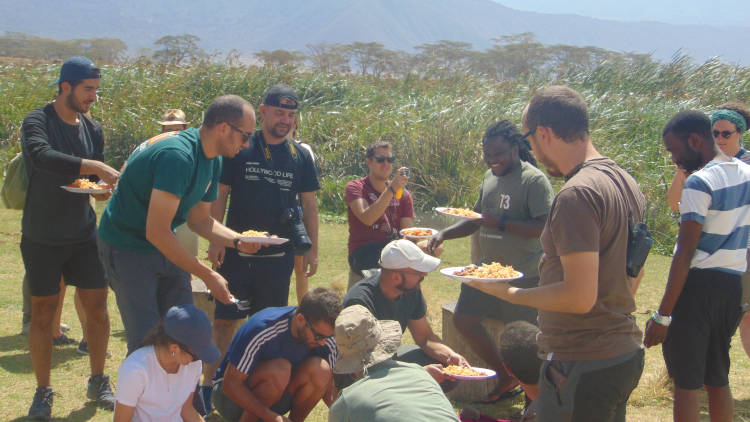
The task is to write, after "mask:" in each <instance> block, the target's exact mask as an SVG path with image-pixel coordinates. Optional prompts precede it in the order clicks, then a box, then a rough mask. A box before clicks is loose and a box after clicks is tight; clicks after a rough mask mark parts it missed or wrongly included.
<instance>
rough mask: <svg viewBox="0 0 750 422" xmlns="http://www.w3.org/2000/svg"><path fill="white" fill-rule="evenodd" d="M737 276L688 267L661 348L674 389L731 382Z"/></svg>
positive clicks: (738, 288)
mask: <svg viewBox="0 0 750 422" xmlns="http://www.w3.org/2000/svg"><path fill="white" fill-rule="evenodd" d="M741 295H742V287H741V284H740V276H739V275H736V274H729V273H726V272H723V271H717V270H705V269H691V270H690V272H689V273H688V277H687V281H686V282H685V287H683V289H682V292H681V293H680V297H679V299H677V303H676V304H675V307H674V310H673V311H672V324H670V326H669V330H668V331H667V338H666V340H665V341H664V344H663V345H662V351H663V353H664V361H665V362H666V364H667V370H668V371H669V376H670V377H672V378H673V379H674V382H675V385H677V386H678V387H680V388H682V389H685V390H697V389H699V388H701V387H703V385H708V386H712V387H723V386H725V385H728V384H729V345H730V342H731V341H732V336H733V335H734V332H735V330H736V329H737V325H738V324H739V322H740V317H741V313H742V312H741V309H742V308H741V303H740V298H741Z"/></svg>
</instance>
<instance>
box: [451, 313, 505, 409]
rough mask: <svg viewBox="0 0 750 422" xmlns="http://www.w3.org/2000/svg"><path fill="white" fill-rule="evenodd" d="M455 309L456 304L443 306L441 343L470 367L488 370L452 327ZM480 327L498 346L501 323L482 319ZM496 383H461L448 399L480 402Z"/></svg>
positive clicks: (454, 327)
mask: <svg viewBox="0 0 750 422" xmlns="http://www.w3.org/2000/svg"><path fill="white" fill-rule="evenodd" d="M455 308H456V302H448V303H446V304H444V305H443V333H442V334H443V343H445V344H447V345H448V346H450V348H451V349H453V350H454V351H455V352H456V353H459V354H460V355H462V356H463V357H465V358H466V360H468V361H469V364H471V366H477V367H480V368H489V366H488V365H487V363H486V362H485V361H484V360H482V359H481V358H480V357H479V356H478V355H477V354H476V353H474V351H473V350H472V349H471V347H470V346H469V344H468V343H467V342H466V340H465V339H464V337H463V336H462V335H461V333H459V332H458V329H457V328H456V326H455V325H453V314H454V310H455ZM482 325H483V326H484V328H485V329H486V330H487V332H488V333H489V334H490V337H492V339H493V340H494V342H495V344H500V334H501V333H502V332H503V327H504V324H503V322H502V321H498V320H495V319H492V318H484V319H482ZM489 369H492V368H489ZM496 383H497V378H490V379H488V380H481V381H461V382H459V384H458V386H457V387H456V388H454V389H453V390H452V391H450V392H449V393H448V398H450V399H451V400H455V401H462V402H473V401H477V400H481V399H483V398H484V397H485V396H487V394H489V393H490V392H491V391H492V389H493V388H494V387H495V384H496Z"/></svg>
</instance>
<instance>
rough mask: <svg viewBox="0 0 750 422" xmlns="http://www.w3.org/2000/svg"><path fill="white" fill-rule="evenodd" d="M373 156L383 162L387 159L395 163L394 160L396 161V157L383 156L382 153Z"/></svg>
mask: <svg viewBox="0 0 750 422" xmlns="http://www.w3.org/2000/svg"><path fill="white" fill-rule="evenodd" d="M373 158H374V159H375V161H377V162H378V163H381V164H382V163H384V162H386V161H388V162H389V163H393V162H394V161H396V157H381V156H380V155H376V156H374V157H373Z"/></svg>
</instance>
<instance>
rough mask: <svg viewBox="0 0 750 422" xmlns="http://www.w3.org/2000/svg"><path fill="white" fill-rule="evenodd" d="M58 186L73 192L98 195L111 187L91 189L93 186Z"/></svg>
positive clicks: (108, 190) (109, 190)
mask: <svg viewBox="0 0 750 422" xmlns="http://www.w3.org/2000/svg"><path fill="white" fill-rule="evenodd" d="M60 187H61V188H63V189H65V190H66V191H68V192H73V193H92V194H94V195H98V194H102V193H109V192H112V188H101V189H93V188H74V187H72V186H60Z"/></svg>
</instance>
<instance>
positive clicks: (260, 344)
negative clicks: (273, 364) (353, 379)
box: [214, 306, 338, 382]
mask: <svg viewBox="0 0 750 422" xmlns="http://www.w3.org/2000/svg"><path fill="white" fill-rule="evenodd" d="M296 309H297V307H296V306H285V307H281V308H266V309H263V310H262V311H260V312H258V313H256V314H255V315H253V316H252V317H250V319H248V320H247V322H246V323H245V324H243V325H242V327H240V329H239V330H238V331H237V333H236V334H235V335H234V338H233V339H232V343H230V344H229V348H228V349H227V353H226V355H225V356H224V359H223V360H222V361H221V365H220V366H219V370H218V371H216V375H214V382H217V381H221V380H223V379H224V374H225V373H226V370H227V364H229V363H231V364H232V365H234V366H235V367H236V368H237V369H238V370H239V371H240V372H242V373H244V374H247V375H250V374H252V372H253V370H254V369H255V367H256V366H257V365H258V364H259V363H261V362H263V361H267V360H271V359H278V358H283V359H286V360H288V361H289V363H291V364H292V368H294V367H295V366H297V365H298V364H299V363H300V362H302V361H303V360H305V359H307V358H308V357H311V356H317V357H320V358H322V359H325V360H326V361H328V364H329V365H330V367H331V368H333V366H334V364H335V363H336V357H337V356H338V350H337V349H336V340H334V339H333V338H329V339H328V340H326V343H325V345H324V346H320V347H316V348H313V349H310V348H308V347H307V345H306V344H304V343H302V342H300V341H299V340H297V339H296V338H294V337H292V332H291V329H290V327H291V322H292V317H293V316H294V311H295V310H296Z"/></svg>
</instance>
